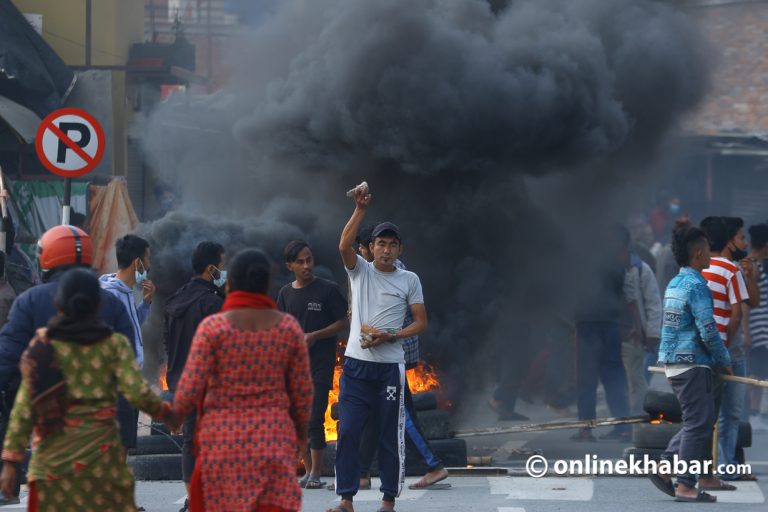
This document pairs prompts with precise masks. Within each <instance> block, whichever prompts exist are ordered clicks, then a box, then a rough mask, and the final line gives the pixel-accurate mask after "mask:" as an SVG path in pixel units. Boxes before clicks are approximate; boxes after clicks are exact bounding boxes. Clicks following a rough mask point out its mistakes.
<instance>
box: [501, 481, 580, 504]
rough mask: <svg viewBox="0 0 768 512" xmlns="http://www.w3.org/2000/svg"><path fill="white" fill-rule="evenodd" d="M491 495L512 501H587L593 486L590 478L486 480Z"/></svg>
mask: <svg viewBox="0 0 768 512" xmlns="http://www.w3.org/2000/svg"><path fill="white" fill-rule="evenodd" d="M488 485H489V486H490V488H491V494H506V495H507V499H510V500H511V499H514V500H553V501H555V500H556V501H589V500H591V499H592V495H593V494H594V490H595V486H594V482H593V481H592V479H591V478H549V477H544V478H530V477H509V478H498V477H496V478H488Z"/></svg>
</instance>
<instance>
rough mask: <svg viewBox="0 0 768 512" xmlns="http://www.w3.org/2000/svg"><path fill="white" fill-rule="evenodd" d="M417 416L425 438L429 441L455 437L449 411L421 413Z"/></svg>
mask: <svg viewBox="0 0 768 512" xmlns="http://www.w3.org/2000/svg"><path fill="white" fill-rule="evenodd" d="M416 415H417V416H418V418H419V425H420V426H421V431H422V432H423V433H424V437H426V438H427V440H429V441H432V440H437V439H448V438H449V437H453V434H452V432H451V424H450V421H449V414H448V411H439V410H434V411H421V412H417V413H416Z"/></svg>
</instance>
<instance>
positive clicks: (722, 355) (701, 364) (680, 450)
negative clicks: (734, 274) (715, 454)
mask: <svg viewBox="0 0 768 512" xmlns="http://www.w3.org/2000/svg"><path fill="white" fill-rule="evenodd" d="M672 250H673V252H674V254H675V259H676V260H677V263H678V264H679V265H680V273H679V274H678V275H677V276H676V277H675V278H674V279H672V281H670V283H669V286H667V290H666V292H665V294H664V313H663V315H662V318H663V325H662V329H661V345H660V346H659V361H660V362H661V363H663V364H664V366H665V373H666V376H667V379H668V381H669V383H670V385H671V386H672V389H673V391H674V392H675V395H676V396H677V399H678V400H679V401H680V407H681V409H682V411H683V428H682V429H681V430H680V432H678V433H677V434H676V435H675V436H674V437H673V438H672V440H671V441H670V442H669V445H668V446H667V449H666V450H665V451H664V453H663V454H662V455H661V459H662V461H669V462H670V463H672V464H674V458H675V456H676V457H677V458H678V460H681V461H685V462H686V463H688V464H691V463H693V462H699V463H702V462H704V461H708V462H710V463H711V453H712V445H711V439H712V426H713V425H714V422H715V397H714V395H713V389H714V384H713V379H714V376H713V375H712V372H713V371H720V372H722V373H726V374H732V370H731V359H730V356H729V355H728V350H726V348H725V345H723V340H722V339H721V338H720V334H719V333H718V329H717V324H716V322H715V318H714V313H713V305H712V304H713V303H712V295H711V294H710V292H709V288H708V287H707V280H706V279H705V278H704V277H703V276H702V275H701V272H702V270H704V269H706V268H707V267H709V264H710V255H709V241H708V240H707V237H706V235H705V234H704V232H703V231H701V230H700V229H698V228H694V227H691V226H690V225H688V224H681V225H678V226H677V227H676V228H675V232H674V235H673V243H672ZM673 467H674V465H673ZM704 473H706V471H704ZM650 478H651V481H652V482H653V484H654V485H655V486H656V487H657V488H658V489H659V490H661V491H662V492H664V493H666V494H668V495H669V496H673V497H674V498H675V500H676V501H696V502H705V503H711V502H714V501H716V500H717V498H716V497H715V496H712V495H711V494H708V493H706V492H704V491H700V490H698V489H696V480H697V475H695V474H693V473H692V472H690V471H689V472H687V473H684V474H679V475H677V487H675V486H674V485H673V484H672V478H671V475H669V474H661V473H660V474H657V475H651V476H650Z"/></svg>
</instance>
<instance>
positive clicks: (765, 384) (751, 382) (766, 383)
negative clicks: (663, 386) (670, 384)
mask: <svg viewBox="0 0 768 512" xmlns="http://www.w3.org/2000/svg"><path fill="white" fill-rule="evenodd" d="M648 371H649V372H651V373H661V374H663V373H664V368H662V367H661V366H649V367H648ZM716 375H717V377H719V378H720V379H722V380H724V381H726V382H738V383H740V384H746V385H748V386H757V387H761V388H768V380H758V379H750V378H749V377H738V376H736V375H725V374H723V373H718V374H716Z"/></svg>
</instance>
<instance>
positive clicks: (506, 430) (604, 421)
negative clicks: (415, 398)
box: [454, 415, 651, 437]
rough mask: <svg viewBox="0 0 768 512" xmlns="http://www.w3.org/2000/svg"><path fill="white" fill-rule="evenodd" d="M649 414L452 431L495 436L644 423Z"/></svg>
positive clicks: (461, 434)
mask: <svg viewBox="0 0 768 512" xmlns="http://www.w3.org/2000/svg"><path fill="white" fill-rule="evenodd" d="M650 419H651V417H650V416H647V415H646V416H622V417H615V418H600V419H595V420H573V421H559V422H556V423H534V424H532V425H517V426H514V427H496V428H482V429H472V430H460V431H458V432H455V433H454V436H455V437H476V436H495V435H499V434H517V433H522V432H542V431H547V430H561V429H568V428H594V427H607V426H610V425H627V424H630V423H646V422H647V421H648V420H650Z"/></svg>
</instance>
